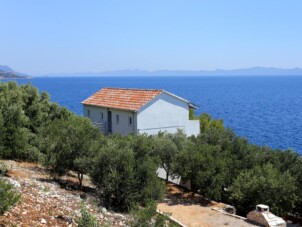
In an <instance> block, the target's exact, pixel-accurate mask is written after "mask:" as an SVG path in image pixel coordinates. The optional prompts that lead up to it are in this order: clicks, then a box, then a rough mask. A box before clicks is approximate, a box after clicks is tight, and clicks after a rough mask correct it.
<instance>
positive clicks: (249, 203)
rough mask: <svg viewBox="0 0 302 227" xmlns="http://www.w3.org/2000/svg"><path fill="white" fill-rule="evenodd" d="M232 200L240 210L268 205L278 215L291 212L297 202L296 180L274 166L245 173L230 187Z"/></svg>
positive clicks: (255, 168)
mask: <svg viewBox="0 0 302 227" xmlns="http://www.w3.org/2000/svg"><path fill="white" fill-rule="evenodd" d="M230 191H231V197H230V198H231V200H232V201H233V202H234V204H236V206H237V208H238V209H241V210H252V209H253V208H254V207H255V204H261V203H264V204H267V205H269V206H270V208H271V209H272V210H273V211H274V213H276V214H278V215H286V214H287V213H288V212H291V211H292V209H293V207H294V205H295V203H296V202H297V195H296V191H297V187H296V185H295V178H294V177H292V176H291V175H290V173H289V172H288V171H286V172H283V173H281V172H280V171H279V170H278V169H277V168H275V167H273V165H272V164H266V165H264V166H256V167H254V168H253V169H250V170H246V171H243V172H242V173H240V174H239V175H238V177H237V178H236V179H235V181H234V183H233V184H232V186H231V187H230Z"/></svg>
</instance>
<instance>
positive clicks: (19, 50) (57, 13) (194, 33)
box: [0, 0, 302, 75]
mask: <svg viewBox="0 0 302 227" xmlns="http://www.w3.org/2000/svg"><path fill="white" fill-rule="evenodd" d="M0 9H1V13H0V65H8V66H10V67H12V68H13V69H15V70H16V71H20V72H23V73H27V74H30V75H44V74H49V73H78V72H101V71H111V70H123V69H141V70H152V71H153V70H214V69H237V68H246V67H254V66H263V67H280V68H293V67H302V13H301V10H302V1H301V0H290V1H286V0H127V1H125V0H85V1H83V0H63V1H62V0H43V1H41V0H26V1H22V0H0Z"/></svg>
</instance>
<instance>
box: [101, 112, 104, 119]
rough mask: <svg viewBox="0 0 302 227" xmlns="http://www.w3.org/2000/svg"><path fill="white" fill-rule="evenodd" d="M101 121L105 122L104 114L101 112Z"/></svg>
mask: <svg viewBox="0 0 302 227" xmlns="http://www.w3.org/2000/svg"><path fill="white" fill-rule="evenodd" d="M101 120H104V113H103V112H101Z"/></svg>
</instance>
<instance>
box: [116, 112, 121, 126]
mask: <svg viewBox="0 0 302 227" xmlns="http://www.w3.org/2000/svg"><path fill="white" fill-rule="evenodd" d="M118 123H120V116H119V115H118V114H117V115H116V124H118Z"/></svg>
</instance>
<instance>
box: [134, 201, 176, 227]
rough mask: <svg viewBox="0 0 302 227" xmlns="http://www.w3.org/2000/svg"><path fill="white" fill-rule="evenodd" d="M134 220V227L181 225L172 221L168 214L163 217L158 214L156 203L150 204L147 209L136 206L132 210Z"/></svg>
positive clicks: (171, 226)
mask: <svg viewBox="0 0 302 227" xmlns="http://www.w3.org/2000/svg"><path fill="white" fill-rule="evenodd" d="M131 214H132V216H133V220H132V222H131V223H130V224H131V226H132V227H145V226H150V227H162V226H166V227H178V226H179V225H178V224H176V223H174V222H172V221H170V220H169V218H168V214H166V215H161V214H158V213H157V212H156V203H155V202H149V203H148V204H147V205H146V206H145V207H138V206H136V207H135V208H133V209H132V210H131Z"/></svg>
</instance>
